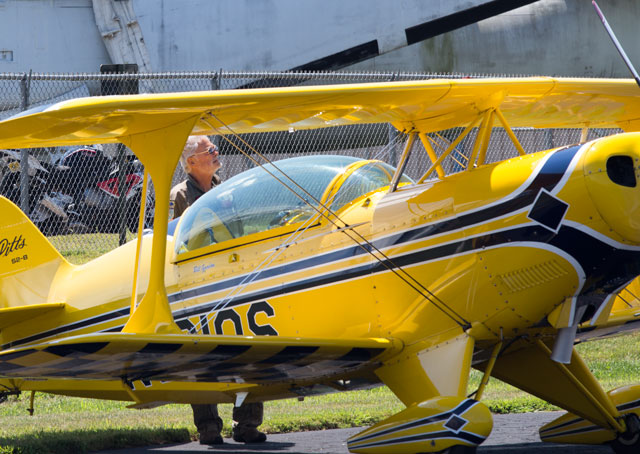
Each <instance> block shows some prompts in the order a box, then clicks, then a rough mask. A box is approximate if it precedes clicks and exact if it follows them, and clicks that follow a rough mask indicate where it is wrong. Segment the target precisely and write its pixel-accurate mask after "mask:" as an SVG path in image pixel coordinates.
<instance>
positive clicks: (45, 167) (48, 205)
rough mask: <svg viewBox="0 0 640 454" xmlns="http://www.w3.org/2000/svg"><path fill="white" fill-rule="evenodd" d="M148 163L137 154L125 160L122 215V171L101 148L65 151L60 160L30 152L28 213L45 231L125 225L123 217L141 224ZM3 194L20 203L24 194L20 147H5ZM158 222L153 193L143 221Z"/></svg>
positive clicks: (128, 223) (134, 226)
mask: <svg viewBox="0 0 640 454" xmlns="http://www.w3.org/2000/svg"><path fill="white" fill-rule="evenodd" d="M143 172H144V169H143V167H142V165H141V164H140V162H139V161H138V160H137V159H131V158H127V159H125V161H124V172H123V187H124V200H123V202H124V210H123V214H122V216H121V213H120V209H119V204H120V192H119V187H120V172H119V169H118V166H117V163H116V162H115V161H114V160H112V159H110V158H109V157H108V156H106V155H105V154H104V152H103V151H102V150H100V149H96V148H80V149H76V150H72V151H69V152H67V153H65V154H64V155H63V156H62V158H61V159H60V161H59V162H58V163H57V164H49V163H45V162H40V161H39V160H38V159H37V158H36V157H34V156H32V155H29V217H30V219H31V221H32V222H33V223H34V224H35V225H36V226H37V227H38V228H39V229H40V230H41V231H42V233H44V234H45V235H60V234H65V233H86V232H105V233H116V232H119V231H120V228H121V222H120V219H121V218H122V217H124V227H126V228H128V229H129V230H130V231H131V232H137V230H138V218H139V210H140V201H141V199H142V183H143V176H144V173H143ZM0 175H1V178H0V194H2V195H4V196H5V197H7V198H8V199H10V200H11V201H12V202H14V203H15V204H16V205H20V197H21V165H20V152H18V151H12V150H0ZM152 224H153V197H152V196H149V198H148V200H147V210H146V216H145V223H144V227H145V228H148V227H151V226H152Z"/></svg>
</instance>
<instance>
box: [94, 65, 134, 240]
mask: <svg viewBox="0 0 640 454" xmlns="http://www.w3.org/2000/svg"><path fill="white" fill-rule="evenodd" d="M100 72H101V73H102V74H114V73H115V74H120V75H119V76H115V77H114V78H113V79H107V80H105V79H102V84H101V85H100V92H101V94H102V95H137V94H138V93H139V91H140V89H139V83H140V79H139V77H138V65H137V64H135V63H132V64H115V65H100ZM125 74H132V75H131V76H125ZM109 81H110V82H111V83H109ZM126 154H127V150H126V147H125V146H124V145H123V144H122V143H118V154H117V157H116V159H117V163H118V194H119V197H118V220H119V223H118V232H119V244H120V246H122V245H123V244H124V243H126V242H127V222H126V221H127V220H126V216H127V212H128V211H129V210H128V209H127V208H130V209H132V210H133V208H131V207H127V206H126V200H127V181H126V168H125V167H127V166H126V159H125V158H126ZM141 197H143V196H141ZM133 202H135V197H134V198H133V199H132V203H133ZM141 202H142V200H141ZM133 211H134V212H135V210H133Z"/></svg>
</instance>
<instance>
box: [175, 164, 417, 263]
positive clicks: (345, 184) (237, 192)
mask: <svg viewBox="0 0 640 454" xmlns="http://www.w3.org/2000/svg"><path fill="white" fill-rule="evenodd" d="M265 169H266V170H268V171H269V172H271V173H272V174H273V175H275V176H277V177H278V178H279V179H280V181H281V182H282V183H281V182H279V181H277V180H276V179H275V178H274V177H273V176H272V175H270V174H269V173H268V172H267V171H265ZM394 172H395V169H394V168H393V167H391V166H390V165H388V164H385V163H383V162H381V161H377V160H362V159H359V158H354V157H349V156H334V155H329V156H327V155H319V156H304V157H298V158H290V159H284V160H281V161H277V162H275V163H274V165H272V164H266V165H265V166H264V169H263V168H262V167H255V168H253V169H250V170H247V171H245V172H242V173H240V174H238V175H236V176H234V177H232V178H230V179H229V180H227V181H225V182H223V183H222V184H220V185H218V186H216V187H214V188H213V189H211V190H210V191H209V192H207V193H206V194H205V195H203V196H202V197H200V199H198V200H197V201H196V202H195V203H194V204H193V205H192V206H191V207H190V208H189V209H188V210H187V211H185V213H184V214H183V216H182V218H183V219H182V221H181V222H180V224H179V226H178V231H177V234H176V242H175V248H176V249H175V252H176V253H177V254H183V253H186V252H190V251H194V250H196V249H200V248H203V247H206V246H209V245H211V244H216V243H222V242H224V241H227V240H230V239H233V238H240V237H244V236H248V235H253V234H256V233H260V232H265V231H268V230H272V229H276V228H278V227H282V226H290V225H291V226H293V225H295V224H298V223H301V222H304V221H309V222H307V224H309V223H312V224H313V223H314V222H316V221H319V220H320V216H319V215H318V212H317V210H316V209H314V208H313V207H312V206H310V205H313V206H318V203H317V202H316V201H314V199H315V200H319V201H321V202H322V204H324V205H325V206H327V207H329V208H330V209H331V210H332V211H333V212H337V211H340V210H342V209H343V208H344V207H345V206H347V205H348V204H349V202H351V201H353V200H355V199H357V198H359V197H360V196H362V195H364V194H367V193H369V192H371V191H375V190H376V189H379V188H381V187H385V186H388V185H389V183H390V182H391V179H392V177H393V174H394ZM284 174H286V175H287V176H288V178H287V177H285V175H284ZM289 178H290V179H291V180H293V181H295V182H296V183H297V185H298V186H300V187H302V188H304V191H306V192H308V193H309V194H311V195H312V196H313V198H311V197H309V196H308V195H307V194H305V192H304V191H303V190H302V189H300V187H298V186H296V184H294V183H292V182H291V181H290V180H289ZM400 181H401V182H411V180H410V179H409V178H408V177H406V176H403V177H402V178H401V180H400ZM283 183H284V184H283ZM305 200H306V201H307V202H309V203H306V202H305Z"/></svg>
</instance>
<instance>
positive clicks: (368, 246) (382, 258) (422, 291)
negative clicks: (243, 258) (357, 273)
mask: <svg viewBox="0 0 640 454" xmlns="http://www.w3.org/2000/svg"><path fill="white" fill-rule="evenodd" d="M208 115H209V116H211V117H212V118H213V119H214V120H215V121H217V122H218V123H219V124H220V125H222V126H224V127H225V128H226V129H227V130H228V131H229V132H230V133H231V135H232V136H233V137H235V138H236V139H237V140H238V141H240V142H241V143H242V144H243V145H245V146H246V147H247V148H249V150H251V151H252V152H253V153H255V154H256V155H257V156H258V157H260V158H261V159H263V160H264V161H265V162H267V163H269V164H271V165H272V166H273V167H274V168H275V169H276V170H277V171H278V172H280V174H282V175H283V176H284V177H285V178H286V179H287V180H289V181H290V182H291V183H292V184H293V185H295V186H296V188H298V189H299V190H300V191H302V192H303V193H304V194H305V195H306V196H307V197H309V199H311V200H312V201H313V202H314V203H316V204H317V206H316V205H314V204H313V203H310V202H309V201H308V200H307V199H305V198H304V197H303V196H301V195H300V194H298V193H297V192H296V191H294V190H293V189H291V188H290V187H289V186H288V185H286V184H285V183H284V182H283V181H282V180H281V179H280V178H279V177H278V176H276V175H274V174H273V172H271V171H269V170H267V169H265V168H264V166H263V165H262V164H261V163H260V162H259V161H258V160H257V159H255V158H254V157H252V156H251V154H250V153H247V152H246V151H245V150H243V149H242V147H239V146H238V145H236V144H235V143H234V142H233V141H231V140H230V139H228V138H227V137H226V135H225V134H223V133H222V132H221V131H220V129H219V128H218V127H216V126H214V125H212V124H211V123H210V122H208V121H207V120H205V119H204V118H201V119H200V120H201V121H203V122H205V123H206V124H207V125H208V126H209V127H211V128H212V129H213V130H214V131H216V133H217V134H218V135H220V136H221V137H222V138H223V139H224V140H226V141H227V143H229V144H230V145H231V146H233V147H234V148H235V149H237V150H238V151H239V152H240V153H242V154H243V155H245V156H246V157H247V158H248V159H250V160H251V161H252V162H253V163H254V164H256V165H258V166H260V167H261V168H262V169H263V170H264V171H265V172H267V173H268V174H269V175H271V176H272V177H273V178H275V179H276V181H278V182H279V183H280V184H282V185H283V186H284V187H285V188H287V189H288V190H290V191H291V192H292V193H293V194H294V195H295V196H296V197H298V198H299V199H300V200H302V201H303V202H304V203H306V204H307V205H309V206H310V207H311V208H312V209H314V210H315V211H316V212H317V213H318V214H319V215H320V216H322V217H323V218H325V219H326V220H327V221H329V222H331V223H332V224H333V225H334V226H336V227H337V228H339V229H341V231H342V232H344V234H345V235H347V236H348V237H349V238H351V239H352V240H353V241H354V242H355V243H356V244H357V245H358V246H359V247H361V248H362V249H363V250H364V251H366V252H367V253H368V254H370V255H371V256H372V257H373V258H375V259H376V260H377V261H378V262H380V264H381V265H382V266H384V267H385V268H386V269H387V270H389V271H391V272H392V273H393V274H395V275H396V276H398V277H399V278H400V279H401V280H402V281H403V282H404V283H406V284H407V285H408V286H409V287H411V288H413V289H414V290H415V291H416V292H417V293H418V294H419V295H421V296H422V297H423V298H424V299H426V300H427V301H429V302H431V303H432V304H433V305H434V307H436V308H437V309H438V310H440V311H441V312H442V313H443V314H444V315H446V316H447V317H449V318H450V319H451V320H453V322H455V323H456V324H457V325H458V326H460V328H461V329H462V331H467V330H468V329H470V328H471V323H470V322H469V321H468V320H467V319H465V318H464V317H463V316H462V315H460V314H458V313H457V312H456V311H455V310H453V309H452V308H451V307H449V306H448V305H447V304H446V303H445V302H444V301H442V300H441V299H440V298H439V297H438V296H436V295H435V294H434V293H432V292H431V291H430V290H429V289H427V288H426V287H425V286H424V285H422V284H421V283H420V282H419V281H418V280H417V279H415V278H414V277H413V276H411V274H409V273H408V272H407V271H405V270H404V269H403V268H402V267H400V266H399V265H397V264H395V263H394V262H393V261H392V260H391V259H390V258H389V257H388V256H387V255H386V254H384V252H382V251H381V250H380V249H378V248H377V247H376V246H375V245H374V244H373V243H372V242H370V241H369V240H367V239H366V238H364V237H363V236H362V235H361V234H360V233H358V232H357V231H356V230H344V229H343V227H347V226H348V224H347V223H346V222H344V221H342V220H341V219H340V217H339V216H337V215H336V213H334V212H333V211H332V210H331V209H329V207H327V206H325V205H324V204H323V203H322V202H321V201H320V200H318V199H316V198H315V197H314V196H313V195H312V194H310V193H309V192H308V191H307V190H305V189H304V188H303V187H302V186H300V185H299V184H298V183H297V182H295V181H294V180H292V179H291V178H289V176H288V175H287V174H286V173H284V172H283V171H282V170H280V169H279V168H278V166H276V165H275V164H274V163H273V162H271V161H270V160H269V158H267V157H266V156H264V155H263V154H261V153H260V152H258V150H256V149H255V148H253V147H252V146H251V145H250V144H248V143H247V142H246V141H245V140H243V139H242V137H240V136H239V135H238V134H236V133H235V132H234V131H233V129H231V127H229V126H228V125H227V124H225V123H224V122H223V121H222V120H220V119H219V118H218V117H217V116H216V115H215V114H214V113H212V112H209V113H208ZM334 218H335V219H337V220H339V221H340V222H341V223H342V224H344V225H343V226H341V225H339V224H338V223H337V222H336V220H335V219H334ZM350 231H352V232H353V233H354V235H356V236H357V237H358V238H354V237H353V236H351V235H350ZM154 236H155V235H154ZM359 240H361V241H362V243H361V242H360V241H359ZM363 243H364V244H363ZM373 251H375V252H376V253H374V252H373Z"/></svg>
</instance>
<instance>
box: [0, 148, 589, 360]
mask: <svg viewBox="0 0 640 454" xmlns="http://www.w3.org/2000/svg"><path fill="white" fill-rule="evenodd" d="M579 149H580V147H579V146H573V147H567V148H563V149H560V150H557V151H555V152H553V153H552V154H551V156H549V158H548V159H547V161H546V162H545V163H544V164H543V166H542V168H541V169H540V171H539V172H538V175H536V177H535V178H534V179H533V181H532V182H531V184H530V185H529V186H528V187H527V188H525V189H524V190H523V191H522V192H521V193H520V194H518V195H517V196H516V197H514V198H512V199H510V200H507V201H505V202H502V203H499V204H496V205H493V206H490V207H487V208H485V209H480V210H478V211H475V212H473V213H469V214H462V215H460V216H458V217H454V218H451V219H447V220H444V221H442V222H439V223H435V224H431V225H428V226H424V227H419V228H416V229H413V230H410V231H405V232H402V233H399V234H396V235H391V236H389V237H387V238H383V239H381V240H378V241H375V242H374V244H375V246H376V247H377V248H379V249H383V248H385V247H388V246H391V245H398V244H401V243H405V242H408V241H413V240H417V239H422V238H427V237H429V236H432V235H436V234H439V233H444V232H450V231H453V230H457V229H461V228H465V227H470V226H472V225H475V224H478V223H482V222H485V221H488V220H491V219H493V218H495V217H498V216H502V215H505V214H508V213H510V212H513V211H516V210H519V209H521V208H524V207H526V206H527V205H529V204H531V203H533V201H534V199H535V197H536V195H537V193H538V191H539V190H540V189H542V188H544V189H545V190H547V191H549V192H551V191H552V190H553V188H554V187H555V186H556V185H557V184H558V183H559V182H560V180H561V179H562V176H563V175H564V173H565V172H566V171H567V168H568V166H569V164H570V162H571V160H572V159H573V157H574V156H575V155H576V153H577V152H578V150H579ZM447 247H448V246H445V248H447ZM365 249H366V247H365V248H364V249H363V247H362V246H359V245H354V246H351V247H347V248H344V249H341V250H338V251H333V252H329V253H327V254H322V255H318V256H314V257H310V258H308V259H304V260H300V261H298V262H296V263H290V264H285V265H282V266H278V267H274V268H269V269H265V270H262V271H261V272H260V279H256V281H258V280H266V279H269V278H273V277H275V276H279V275H281V274H286V273H293V272H296V271H300V270H304V269H307V268H310V267H315V266H319V265H324V264H328V263H332V262H335V261H339V260H343V259H347V258H350V257H355V256H359V255H362V254H364V253H365V252H366V250H365ZM434 249H438V250H439V249H440V248H434ZM394 262H395V263H397V264H398V265H400V266H402V265H401V263H398V262H397V260H394ZM387 265H390V264H389V263H387ZM368 266H370V265H367V266H365V270H364V272H361V273H355V274H353V273H352V274H353V275H352V276H351V277H348V278H346V279H351V278H353V277H358V276H362V275H363V274H366V273H367V270H366V268H367V267H368ZM380 266H382V265H380ZM358 269H359V270H361V271H362V267H358ZM369 272H375V270H371V271H369ZM336 274H338V276H336ZM342 275H344V272H342V271H341V272H338V273H332V274H330V275H328V276H330V278H325V279H321V280H320V282H322V283H320V284H318V285H323V284H324V283H330V282H331V280H334V281H339V280H344V279H339V278H340V276H342ZM246 278H247V276H238V277H236V278H232V279H228V280H226V281H223V282H214V283H211V284H208V285H205V286H202V287H198V288H195V289H191V290H185V291H179V292H176V293H173V294H171V295H169V296H168V299H169V303H174V302H177V301H184V300H186V299H191V298H195V297H198V296H202V295H205V294H208V293H214V292H217V291H220V290H224V289H228V288H235V287H237V286H239V285H241V283H242V281H243V280H245V279H246ZM329 279H331V280H329ZM302 288H307V287H302ZM290 291H295V290H290ZM290 291H289V292H290ZM280 292H281V290H280V291H277V292H275V293H274V292H270V293H269V296H273V295H275V294H279V293H280ZM254 299H255V297H252V298H246V297H245V298H235V299H234V302H233V304H232V306H236V305H238V304H244V303H246V302H247V301H252V300H254ZM238 301H242V302H241V303H239V302H238ZM204 307H206V311H207V312H208V311H210V310H211V309H212V308H213V307H214V306H211V305H206V306H204ZM195 311H196V312H193V311H190V312H189V313H190V314H196V313H201V312H203V309H202V308H201V309H196V310H195ZM128 314H129V308H128V307H126V308H123V309H120V310H118V311H113V312H110V313H107V314H102V315H100V316H97V317H93V318H90V319H86V320H82V321H79V322H76V323H73V324H70V325H67V326H64V327H58V328H54V329H52V330H49V331H46V332H42V333H39V334H35V335H33V336H29V337H26V338H23V339H19V340H15V341H13V342H11V343H7V344H4V345H3V346H2V348H3V349H5V348H9V347H14V346H18V345H23V344H27V343H30V342H34V341H36V340H39V339H43V338H46V337H51V336H55V335H57V334H61V333H64V332H67V331H73V330H76V329H81V328H83V327H85V326H89V325H92V324H96V323H100V322H104V321H110V320H113V319H116V318H119V317H122V316H126V315H128ZM177 315H178V317H180V318H182V317H189V316H190V315H185V314H182V313H180V312H178V313H177ZM120 329H121V328H120V327H117V328H111V329H109V330H108V331H109V332H111V331H118V330H120Z"/></svg>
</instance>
